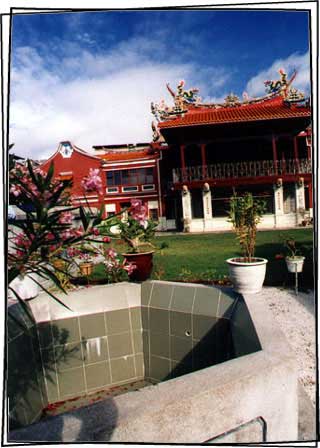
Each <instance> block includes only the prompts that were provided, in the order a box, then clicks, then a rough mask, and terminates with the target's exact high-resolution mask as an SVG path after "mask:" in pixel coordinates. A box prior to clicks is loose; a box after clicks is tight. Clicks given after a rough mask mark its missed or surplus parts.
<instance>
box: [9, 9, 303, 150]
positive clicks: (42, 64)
mask: <svg viewBox="0 0 320 448" xmlns="http://www.w3.org/2000/svg"><path fill="white" fill-rule="evenodd" d="M309 64H310V56H309V28H308V13H307V12H305V11H295V10H287V11H284V10H283V11H281V10H278V11H275V10H274V11H272V10H269V11H268V10H266V11H263V10H251V11H250V10H246V11H245V10H225V11H224V10H216V9H215V10H202V11H201V10H198V11H195V10H188V11H186V10H185V11H181V10H163V11H157V10H139V11H98V12H74V13H51V14H48V13H35V14H15V15H14V16H13V22H12V47H11V66H10V76H11V78H10V112H9V116H10V118H9V125H10V130H9V141H10V142H12V143H14V144H15V146H14V148H15V153H16V154H18V155H20V156H23V157H29V158H34V159H46V158H48V157H50V156H51V155H52V154H53V153H54V152H55V150H56V149H57V147H58V144H59V142H60V141H63V140H70V141H72V142H73V143H74V144H75V145H76V146H78V147H80V148H82V149H84V150H87V151H89V152H90V151H92V146H94V145H112V144H124V143H138V142H150V141H151V140H152V130H151V122H152V121H153V120H154V117H153V116H152V114H151V112H150V103H151V102H155V103H158V102H159V101H161V100H162V99H164V100H165V101H166V102H167V103H168V104H171V98H170V96H169V94H168V91H167V89H166V83H169V84H170V86H171V87H172V88H173V89H174V90H175V88H176V86H177V84H178V82H179V81H180V80H181V79H184V80H185V82H186V85H185V87H186V89H189V88H191V87H198V88H199V90H200V92H199V95H200V97H201V98H202V100H203V101H211V102H220V101H223V100H224V98H225V97H226V96H227V95H228V94H229V93H231V92H232V93H235V94H237V95H238V96H239V97H240V98H242V94H243V92H247V93H248V94H249V96H250V97H256V96H260V95H263V94H264V93H265V86H264V81H265V80H268V79H273V80H276V79H278V78H279V74H278V70H279V69H280V68H283V69H284V70H285V71H286V72H287V73H288V75H290V74H291V73H292V72H293V70H294V69H297V71H298V75H297V77H296V79H295V82H294V86H295V87H296V88H298V89H300V90H302V91H303V92H304V93H306V94H307V95H308V94H310V83H309V78H310V70H309Z"/></svg>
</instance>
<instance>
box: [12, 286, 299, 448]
mask: <svg viewBox="0 0 320 448" xmlns="http://www.w3.org/2000/svg"><path fill="white" fill-rule="evenodd" d="M60 298H61V299H62V300H64V302H65V303H66V304H67V305H68V307H69V308H71V309H72V311H69V310H67V309H66V308H64V307H62V306H61V305H59V304H57V303H56V302H53V300H52V299H50V298H49V297H48V296H47V295H46V294H40V295H39V297H38V298H36V299H34V300H32V301H31V302H30V306H31V308H32V312H33V315H34V317H35V322H36V323H35V324H33V323H32V322H29V321H28V318H27V316H26V315H24V314H23V313H22V312H21V308H20V307H19V306H18V305H14V307H15V313H16V318H17V319H23V320H24V321H27V323H28V327H29V329H28V331H27V332H26V331H22V330H21V329H18V328H17V324H16V320H15V321H12V320H11V318H9V322H8V324H9V332H8V335H9V358H8V360H9V365H8V382H7V383H8V395H9V406H10V425H11V428H10V429H11V432H10V434H9V440H10V441H15V440H23V441H64V442H66V441H112V442H162V443H203V442H213V443H219V442H221V443H226V442H246V443H248V442H264V441H283V440H297V428H298V404H297V373H296V370H295V365H294V360H293V358H292V355H291V354H290V350H289V347H288V345H287V343H286V341H285V339H284V337H283V335H282V333H281V332H280V331H279V330H278V329H277V328H275V326H274V322H273V320H272V317H271V316H270V315H269V311H268V310H267V309H266V307H265V306H264V304H263V303H262V302H261V300H259V296H258V295H257V296H248V297H245V298H243V297H242V296H241V295H239V294H236V293H234V292H233V291H232V290H231V289H227V288H224V289H220V288H217V287H207V286H202V285H194V284H179V283H172V282H162V281H161V282H160V281H148V282H144V283H142V284H141V285H140V284H132V283H121V284H116V285H110V286H98V287H92V288H87V289H83V290H80V291H77V292H73V293H71V294H69V295H68V296H66V297H64V298H63V297H60ZM26 364H28V368H27V369H25V366H26ZM135 382H140V387H141V385H146V387H144V388H142V389H140V390H139V391H135V392H128V393H123V394H121V395H117V396H115V395H114V394H113V393H112V391H113V390H116V389H117V388H118V387H119V386H124V385H127V384H132V383H135ZM150 384H152V385H150ZM101 389H108V390H109V391H110V397H109V398H108V399H105V400H103V401H101V402H98V403H96V404H94V405H90V406H86V407H83V408H80V409H77V410H74V411H72V412H68V413H65V414H61V415H59V416H56V417H51V418H47V419H42V420H40V418H41V415H42V411H43V409H45V408H46V407H47V406H48V405H54V403H56V402H59V401H62V400H72V399H73V398H75V397H78V396H79V395H90V394H92V393H93V392H95V391H97V390H101ZM123 389H125V388H123ZM38 420H40V421H39V422H38V423H35V422H37V421H38ZM19 427H20V429H18V428H19Z"/></svg>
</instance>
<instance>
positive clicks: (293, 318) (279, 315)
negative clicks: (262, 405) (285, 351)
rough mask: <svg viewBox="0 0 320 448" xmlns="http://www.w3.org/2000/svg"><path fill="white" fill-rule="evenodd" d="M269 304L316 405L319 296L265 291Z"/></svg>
mask: <svg viewBox="0 0 320 448" xmlns="http://www.w3.org/2000/svg"><path fill="white" fill-rule="evenodd" d="M261 294H262V295H263V298H264V300H265V301H266V304H267V305H268V307H269V309H270V310H271V312H272V313H273V315H274V319H275V321H276V322H277V323H278V325H279V326H280V328H281V330H282V331H283V333H284V334H285V336H286V338H287V340H288V343H289V344H290V346H291V348H292V350H293V352H294V353H295V356H296V359H297V363H298V368H299V380H300V382H301V384H302V385H303V387H304V389H305V391H306V393H307V395H308V396H309V398H310V399H311V401H312V403H313V404H314V405H315V398H316V328H315V295H314V291H311V292H309V293H308V294H306V293H302V292H299V293H298V295H295V292H294V290H292V289H289V288H287V289H281V288H273V287H265V288H263V290H262V292H261Z"/></svg>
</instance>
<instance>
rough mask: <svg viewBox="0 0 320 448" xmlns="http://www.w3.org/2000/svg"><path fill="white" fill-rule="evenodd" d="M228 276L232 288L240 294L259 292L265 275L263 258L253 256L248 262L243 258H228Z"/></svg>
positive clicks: (266, 261) (265, 263)
mask: <svg viewBox="0 0 320 448" xmlns="http://www.w3.org/2000/svg"><path fill="white" fill-rule="evenodd" d="M226 261H227V263H228V265H229V277H230V280H231V282H232V283H233V289H234V290H235V291H236V292H240V293H241V294H255V293H257V292H260V291H261V289H262V285H263V282H264V278H265V275H266V265H267V263H268V260H266V259H265V258H254V259H253V261H252V262H250V263H248V262H247V261H245V259H243V258H229V259H228V260H226Z"/></svg>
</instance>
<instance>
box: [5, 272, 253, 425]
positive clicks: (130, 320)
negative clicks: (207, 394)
mask: <svg viewBox="0 0 320 448" xmlns="http://www.w3.org/2000/svg"><path fill="white" fill-rule="evenodd" d="M139 287H140V285H139ZM118 290H119V289H118ZM109 291H111V290H110V289H109ZM105 300H108V297H105ZM120 303H123V302H120ZM122 306H123V305H120V306H119V309H116V307H113V308H111V309H108V310H103V309H102V310H101V311H100V312H94V313H93V314H90V313H89V314H88V313H87V314H81V315H75V316H71V317H67V318H63V319H55V320H51V321H45V322H38V324H37V327H36V330H37V331H35V326H34V325H33V326H32V328H33V333H34V337H33V341H34V343H33V345H32V344H31V346H30V341H29V339H30V336H26V335H25V334H24V333H23V334H19V336H12V338H13V339H10V340H9V369H8V383H9V384H11V385H12V387H11V389H10V390H9V396H10V400H11V397H13V398H14V399H12V403H15V405H14V406H13V407H14V410H15V411H16V412H15V414H17V413H18V414H19V412H20V414H21V411H20V408H21V406H20V404H21V403H20V402H21V400H22V399H24V398H25V397H19V400H20V401H19V400H17V399H15V395H16V393H15V390H14V389H15V388H14V384H15V382H16V381H17V378H18V377H19V375H21V372H23V365H22V364H23V363H25V362H26V361H25V358H24V357H22V358H21V357H20V355H19V353H20V352H22V351H25V347H29V346H30V347H31V348H30V353H31V349H32V353H33V355H32V356H31V355H30V354H27V352H28V351H27V350H26V351H25V356H27V357H28V359H32V362H33V363H34V365H37V369H34V370H36V371H37V372H39V374H38V378H37V385H38V387H37V389H38V390H39V391H38V395H37V396H36V395H35V394H33V395H34V397H35V398H34V401H35V402H37V403H38V406H36V408H37V412H38V414H39V409H40V408H41V406H43V407H45V406H46V405H47V404H52V403H55V402H58V401H61V400H67V399H70V398H72V397H77V396H80V395H84V394H90V393H93V392H95V391H98V390H101V389H104V388H110V387H114V386H118V385H121V384H126V383H130V382H133V381H139V380H146V381H149V382H159V381H165V380H168V379H171V378H175V377H178V376H180V375H183V374H186V373H190V372H193V371H195V370H199V369H202V368H205V367H208V366H211V365H214V364H217V363H221V362H224V361H227V360H229V359H231V358H234V357H237V356H241V355H244V354H247V353H251V352H254V351H257V350H259V349H261V347H260V344H259V340H258V337H257V335H256V333H255V329H254V325H253V323H252V321H251V318H250V315H249V313H248V310H247V308H246V305H245V302H244V301H243V299H242V297H241V296H239V295H238V294H236V293H234V292H233V291H232V290H231V289H230V290H227V289H225V290H221V289H218V288H215V287H205V286H201V285H188V284H179V283H172V282H157V281H148V282H144V283H142V285H141V304H140V305H139V306H137V303H134V304H133V305H132V304H131V305H128V306H127V307H125V308H123V307H122ZM95 311H96V309H95ZM75 314H76V313H75ZM11 324H12V323H11ZM13 328H14V325H13ZM12 331H13V329H12V328H11V330H10V325H9V337H11V333H12ZM19 338H22V339H21V340H20V339H19ZM26 338H27V339H26ZM28 338H29V339H28ZM27 340H28V341H27ZM15 341H17V342H15ZM28 350H29V349H28ZM13 351H14V353H15V355H13ZM28 353H29V352H28ZM30 374H31V373H30ZM40 399H41V403H40V404H39V400H40ZM17 403H18V404H17ZM26 409H27V411H26ZM18 411H19V412H18ZM28 412H29V411H28V407H25V408H24V410H23V418H22V417H21V416H18V417H17V416H16V415H15V416H14V418H12V423H13V426H16V425H22V426H23V425H25V424H28V423H31V422H32V421H34V419H35V418H37V416H38V414H36V413H35V412H29V413H28ZM40 413H41V412H40ZM13 414H14V413H13ZM13 414H12V415H13ZM20 414H19V415H20Z"/></svg>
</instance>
